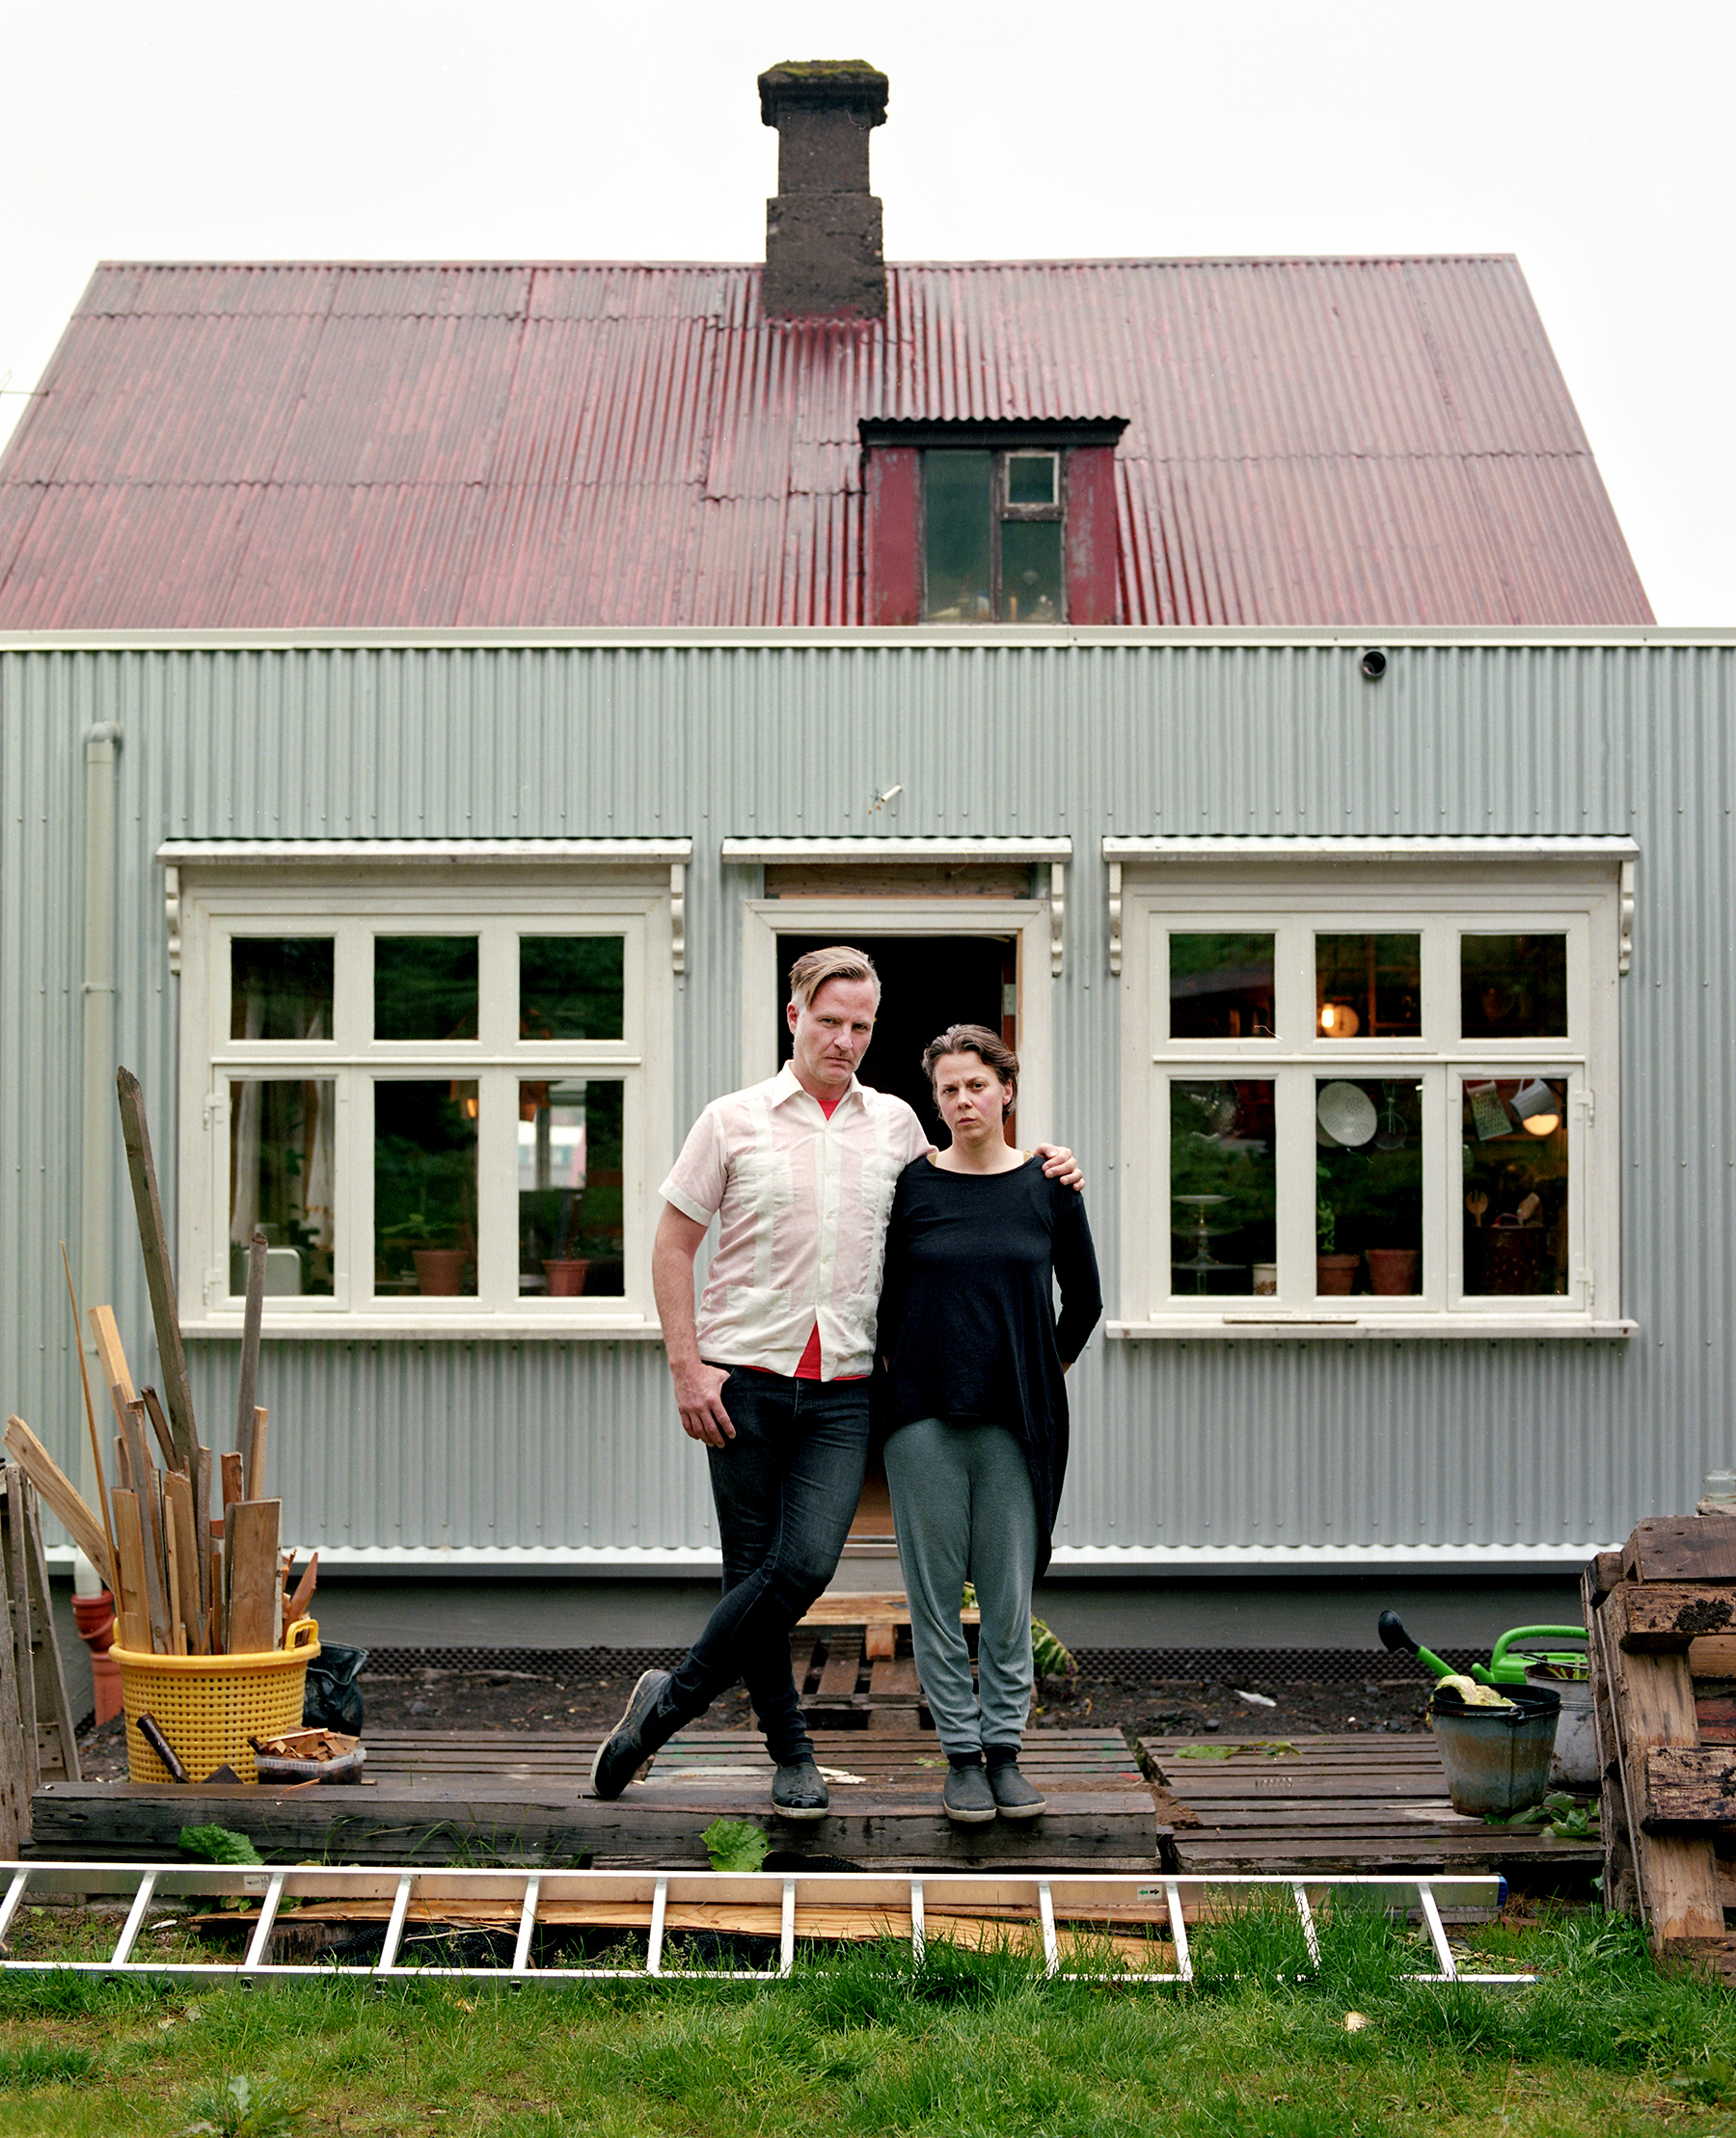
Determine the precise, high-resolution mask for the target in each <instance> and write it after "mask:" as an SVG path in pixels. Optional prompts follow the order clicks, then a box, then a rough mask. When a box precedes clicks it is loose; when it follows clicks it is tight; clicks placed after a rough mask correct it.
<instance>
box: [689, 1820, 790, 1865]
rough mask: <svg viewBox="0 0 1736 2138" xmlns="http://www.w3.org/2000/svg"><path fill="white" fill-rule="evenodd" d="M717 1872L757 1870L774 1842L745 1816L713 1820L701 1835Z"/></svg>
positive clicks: (761, 1828)
mask: <svg viewBox="0 0 1736 2138" xmlns="http://www.w3.org/2000/svg"><path fill="white" fill-rule="evenodd" d="M699 1838H700V1840H701V1841H703V1842H704V1843H705V1853H706V1854H707V1855H708V1856H710V1858H711V1867H712V1869H713V1870H714V1871H757V1870H758V1869H759V1867H760V1865H761V1864H762V1863H764V1862H765V1860H766V1852H767V1850H768V1849H770V1848H771V1846H772V1844H771V1842H770V1841H769V1840H768V1839H767V1838H766V1833H765V1829H764V1828H763V1827H756V1826H754V1825H753V1824H752V1822H751V1821H750V1820H746V1819H714V1820H713V1821H712V1823H711V1825H710V1826H709V1827H706V1829H705V1831H704V1832H703V1833H702V1834H701V1835H700V1836H699Z"/></svg>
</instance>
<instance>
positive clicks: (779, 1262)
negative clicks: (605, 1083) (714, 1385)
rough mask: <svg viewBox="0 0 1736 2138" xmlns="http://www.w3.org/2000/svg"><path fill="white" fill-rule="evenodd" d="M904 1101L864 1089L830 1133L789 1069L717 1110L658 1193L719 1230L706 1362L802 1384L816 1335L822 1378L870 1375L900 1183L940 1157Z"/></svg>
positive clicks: (704, 1309)
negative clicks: (918, 1165)
mask: <svg viewBox="0 0 1736 2138" xmlns="http://www.w3.org/2000/svg"><path fill="white" fill-rule="evenodd" d="M929 1148H930V1144H929V1139H928V1135H927V1132H926V1131H925V1130H924V1128H923V1125H922V1123H921V1122H920V1121H918V1120H917V1118H916V1116H915V1114H914V1113H913V1112H912V1111H911V1109H910V1108H909V1106H907V1105H906V1104H905V1102H904V1100H903V1099H902V1098H894V1097H893V1096H891V1095H890V1094H889V1093H887V1092H877V1091H872V1090H870V1089H869V1087H868V1086H867V1085H865V1084H859V1083H857V1082H856V1080H855V1079H854V1077H853V1078H852V1079H851V1082H850V1088H849V1089H848V1091H846V1093H845V1094H844V1096H843V1097H842V1098H841V1099H840V1100H839V1102H838V1104H837V1106H836V1107H835V1108H834V1109H833V1111H832V1115H831V1119H830V1120H829V1121H828V1120H827V1117H826V1114H825V1111H824V1109H823V1108H822V1107H821V1105H820V1102H819V1100H818V1099H817V1098H814V1097H812V1096H810V1095H809V1094H808V1093H807V1092H804V1091H803V1090H802V1088H801V1086H800V1084H799V1083H798V1082H797V1080H796V1073H795V1071H794V1070H793V1069H791V1068H790V1067H789V1065H788V1064H787V1063H786V1064H785V1066H784V1067H783V1068H782V1069H779V1070H778V1072H777V1074H776V1075H775V1076H773V1078H772V1079H771V1080H770V1081H769V1082H767V1083H764V1084H750V1085H749V1086H748V1087H747V1089H746V1091H742V1092H731V1093H729V1094H728V1095H727V1096H725V1097H723V1098H714V1099H713V1100H712V1102H711V1104H710V1105H709V1106H708V1107H707V1108H706V1109H705V1111H704V1113H702V1114H701V1115H700V1116H699V1119H698V1120H697V1121H696V1122H695V1123H693V1127H692V1133H691V1134H690V1135H689V1137H688V1140H687V1142H686V1143H685V1144H683V1146H682V1147H681V1155H680V1157H678V1158H677V1159H676V1161H675V1165H674V1168H673V1170H672V1171H671V1173H670V1175H669V1177H668V1178H667V1179H666V1180H665V1182H664V1184H663V1187H662V1189H661V1190H660V1191H659V1192H660V1193H661V1194H662V1196H663V1198H664V1200H665V1202H666V1203H670V1204H673V1205H674V1206H675V1208H676V1209H678V1210H679V1211H681V1212H682V1214H683V1215H684V1216H686V1217H690V1218H692V1221H693V1223H694V1224H695V1225H709V1224H710V1223H711V1221H712V1219H713V1218H714V1217H716V1218H719V1220H720V1223H719V1233H718V1244H717V1248H716V1250H715V1252H714V1253H713V1255H712V1259H711V1267H710V1269H709V1270H708V1271H707V1273H706V1279H705V1289H704V1291H703V1293H702V1294H701V1296H700V1300H699V1352H700V1356H701V1357H702V1358H707V1359H713V1360H716V1361H717V1362H718V1363H719V1365H722V1366H753V1367H761V1368H762V1369H763V1370H764V1371H766V1372H768V1373H783V1374H793V1373H794V1372H795V1370H796V1366H797V1362H798V1361H799V1360H800V1357H801V1354H802V1351H803V1349H804V1348H805V1347H806V1344H807V1340H808V1337H809V1335H810V1334H811V1333H812V1331H813V1329H814V1327H815V1325H816V1324H818V1326H819V1330H820V1375H821V1378H822V1380H827V1381H830V1380H835V1379H836V1378H838V1377H839V1376H840V1375H842V1374H854V1373H866V1372H868V1371H869V1370H870V1369H871V1367H873V1364H874V1329H875V1316H876V1313H877V1312H878V1310H879V1306H880V1289H881V1270H882V1263H883V1261H884V1258H885V1245H886V1219H887V1216H888V1215H889V1214H890V1211H891V1208H892V1191H893V1189H894V1188H895V1187H896V1186H897V1185H898V1177H899V1175H900V1174H901V1173H902V1172H903V1171H904V1169H905V1167H906V1166H908V1165H909V1162H910V1160H911V1159H912V1158H919V1157H921V1156H922V1154H923V1152H924V1151H925V1150H929Z"/></svg>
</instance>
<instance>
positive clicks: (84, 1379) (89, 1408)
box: [61, 1240, 121, 1605]
mask: <svg viewBox="0 0 1736 2138" xmlns="http://www.w3.org/2000/svg"><path fill="white" fill-rule="evenodd" d="M61 1267H62V1268H63V1269H64V1270H65V1271H66V1273H67V1304H68V1306H69V1307H70V1308H71V1309H72V1348H73V1350H74V1351H76V1352H77V1353H78V1384H79V1386H80V1388H82V1389H83V1390H84V1407H85V1423H86V1425H88V1426H89V1427H90V1432H91V1462H92V1466H93V1469H94V1472H95V1478H96V1503H97V1505H98V1506H100V1507H101V1509H102V1534H103V1537H104V1540H105V1541H106V1542H107V1545H108V1551H109V1571H110V1573H111V1575H113V1574H115V1573H116V1572H117V1571H118V1569H119V1567H120V1564H121V1561H120V1560H119V1559H118V1558H117V1557H116V1556H115V1531H114V1527H113V1525H112V1524H111V1523H110V1521H109V1503H108V1488H107V1486H106V1485H105V1484H104V1482H103V1477H102V1449H101V1448H100V1447H99V1446H98V1445H97V1440H96V1410H95V1405H94V1404H93V1403H92V1401H91V1369H90V1367H88V1366H86V1364H85V1355H84V1325H83V1323H82V1322H81V1321H80V1320H79V1318H78V1294H77V1292H75V1291H74V1290H73V1288H72V1264H71V1261H70V1260H69V1259H68V1255H67V1243H66V1241H65V1240H62V1242H61ZM110 1593H111V1595H113V1593H114V1592H113V1591H112V1590H111V1591H110ZM115 1602H116V1604H117V1605H118V1604H119V1603H120V1598H119V1597H118V1596H117V1597H115Z"/></svg>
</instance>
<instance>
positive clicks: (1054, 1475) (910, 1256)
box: [878, 1024, 1102, 1826]
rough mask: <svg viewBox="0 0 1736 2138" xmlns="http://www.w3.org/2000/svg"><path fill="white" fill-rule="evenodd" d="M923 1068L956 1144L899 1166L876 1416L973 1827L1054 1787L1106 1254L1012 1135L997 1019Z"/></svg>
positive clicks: (918, 1644)
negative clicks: (1079, 1468) (1077, 1492)
mask: <svg viewBox="0 0 1736 2138" xmlns="http://www.w3.org/2000/svg"><path fill="white" fill-rule="evenodd" d="M922 1067H923V1069H924V1072H925V1073H926V1074H927V1076H928V1078H929V1081H930V1084H931V1085H932V1087H933V1090H934V1094H935V1103H936V1106H938V1108H939V1110H940V1118H941V1120H942V1121H943V1122H944V1123H946V1126H947V1128H948V1130H949V1131H950V1132H951V1135H952V1145H951V1148H950V1149H949V1150H942V1151H938V1152H932V1153H930V1155H929V1156H927V1157H925V1158H918V1159H916V1160H915V1161H914V1162H913V1163H912V1164H911V1165H909V1166H908V1167H907V1168H906V1169H905V1171H904V1173H903V1174H902V1175H901V1176H900V1177H899V1182H898V1189H897V1193H896V1194H895V1196H894V1197H893V1202H892V1217H891V1226H890V1230H889V1231H888V1233H887V1237H886V1271H885V1283H884V1286H883V1288H882V1293H881V1313H880V1337H879V1345H878V1348H879V1350H880V1352H881V1354H882V1358H883V1360H884V1361H885V1363H886V1385H885V1390H884V1394H883V1397H882V1403H881V1406H880V1411H881V1418H882V1426H883V1429H884V1431H885V1433H886V1444H885V1461H886V1477H887V1481H888V1483H889V1484H890V1486H891V1488H892V1512H893V1518H894V1520H895V1522H896V1524H897V1528H898V1557H899V1563H900V1565H901V1567H902V1568H903V1570H904V1580H905V1590H906V1593H907V1595H908V1596H909V1604H910V1635H911V1639H912V1642H913V1644H914V1646H915V1650H916V1667H917V1670H918V1672H919V1674H920V1676H921V1678H922V1686H923V1691H925V1692H926V1693H927V1695H928V1703H929V1711H930V1713H931V1714H932V1715H933V1716H934V1718H935V1727H936V1730H937V1731H938V1733H939V1737H940V1745H941V1748H942V1749H943V1750H944V1751H945V1753H946V1756H947V1762H948V1772H947V1776H946V1784H945V1788H944V1790H943V1792H942V1796H941V1805H942V1808H943V1809H944V1810H945V1812H946V1815H947V1817H948V1818H949V1819H955V1820H958V1821H959V1822H960V1823H961V1824H963V1825H967V1826H968V1825H974V1824H977V1823H979V1822H981V1821H984V1820H988V1819H992V1818H994V1817H995V1815H996V1813H997V1812H998V1814H999V1815H1000V1816H1001V1817H1002V1818H1003V1819H1034V1818H1036V1817H1037V1815H1038V1813H1039V1812H1041V1811H1042V1810H1043V1808H1044V1800H1043V1798H1042V1797H1041V1796H1039V1795H1038V1793H1037V1791H1036V1790H1035V1789H1034V1788H1033V1787H1032V1786H1031V1784H1030V1783H1029V1782H1028V1781H1027V1780H1026V1779H1025V1778H1024V1776H1023V1775H1022V1774H1021V1773H1019V1772H1018V1751H1019V1746H1020V1743H1021V1742H1022V1739H1023V1735H1024V1726H1025V1719H1026V1718H1027V1716H1028V1715H1029V1713H1030V1708H1031V1587H1032V1584H1033V1583H1034V1582H1035V1581H1036V1580H1037V1578H1038V1577H1039V1576H1040V1575H1041V1574H1042V1573H1043V1571H1044V1568H1045V1567H1046V1566H1047V1564H1048V1558H1049V1539H1050V1532H1051V1531H1052V1529H1053V1528H1054V1521H1055V1502H1056V1501H1057V1500H1058V1499H1059V1497H1060V1492H1061V1479H1062V1475H1063V1473H1064V1472H1065V1470H1066V1468H1067V1395H1066V1392H1065V1390H1064V1389H1063V1387H1062V1381H1061V1376H1062V1375H1063V1374H1064V1373H1065V1372H1066V1370H1067V1368H1068V1367H1070V1366H1071V1364H1072V1362H1073V1360H1074V1359H1075V1358H1077V1356H1078V1355H1079V1353H1080V1351H1082V1350H1083V1349H1084V1347H1085V1340H1086V1338H1087V1337H1089V1336H1090V1334H1091V1332H1092V1330H1093V1328H1095V1326H1096V1325H1097V1320H1098V1316H1099V1314H1100V1313H1101V1312H1102V1297H1101V1294H1100V1293H1099V1289H1098V1272H1097V1257H1096V1255H1095V1254H1094V1253H1093V1251H1092V1245H1091V1232H1090V1229H1089V1228H1088V1226H1087V1225H1086V1223H1085V1205H1084V1203H1083V1201H1082V1200H1081V1198H1080V1196H1079V1195H1078V1193H1077V1192H1076V1191H1075V1190H1074V1189H1072V1188H1063V1187H1060V1186H1058V1185H1057V1183H1056V1182H1054V1181H1053V1180H1049V1179H1045V1178H1044V1173H1043V1167H1042V1164H1041V1162H1040V1161H1039V1160H1038V1159H1036V1158H1034V1157H1032V1156H1030V1155H1029V1154H1028V1153H1027V1152H1025V1151H1022V1150H1014V1149H1013V1148H1012V1147H1011V1146H1010V1145H1009V1144H1008V1142H1007V1133H1006V1122H1007V1116H1008V1114H1009V1113H1010V1112H1011V1111H1012V1108H1013V1102H1014V1100H1015V1098H1016V1096H1017V1091H1018V1057H1017V1055H1016V1054H1015V1053H1014V1051H1013V1049H1012V1048H1011V1047H1010V1046H1008V1045H1007V1044H1006V1042H1004V1041H1003V1040H1001V1039H1000V1038H998V1037H997V1036H996V1035H995V1034H994V1033H992V1032H990V1030H989V1029H988V1028H987V1027H986V1026H984V1025H980V1024H955V1025H952V1026H951V1027H949V1029H948V1030H946V1031H944V1032H942V1033H941V1035H940V1036H939V1038H938V1039H937V1040H935V1041H933V1042H931V1043H930V1044H929V1046H928V1047H927V1049H926V1050H925V1051H924V1053H923V1057H922ZM1057 1279H1058V1280H1059V1281H1060V1286H1061V1317H1060V1320H1059V1321H1058V1322H1057V1320H1056V1318H1055V1309H1054V1285H1055V1282H1056V1280H1057ZM966 1581H969V1582H970V1583H973V1584H974V1585H975V1588H976V1594H977V1604H978V1606H979V1608H980V1610H981V1611H982V1626H981V1630H980V1634H979V1637H978V1643H977V1665H978V1673H979V1677H980V1681H981V1688H982V1690H981V1701H980V1705H979V1700H978V1696H977V1694H976V1693H975V1692H974V1691H972V1688H971V1683H970V1656H969V1653H968V1651H967V1650H966V1648H965V1645H964V1635H963V1628H962V1627H961V1625H960V1623H959V1603H960V1597H961V1595H962V1593H963V1585H964V1583H965V1582H966ZM985 1763H986V1764H985Z"/></svg>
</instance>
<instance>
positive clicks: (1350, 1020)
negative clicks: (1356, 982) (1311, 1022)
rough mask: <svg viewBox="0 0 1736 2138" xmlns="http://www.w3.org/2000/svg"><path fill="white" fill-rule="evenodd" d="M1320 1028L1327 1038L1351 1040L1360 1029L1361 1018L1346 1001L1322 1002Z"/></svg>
mask: <svg viewBox="0 0 1736 2138" xmlns="http://www.w3.org/2000/svg"><path fill="white" fill-rule="evenodd" d="M1320 1030H1321V1032H1322V1034H1323V1035H1324V1036H1325V1037H1326V1038H1327V1039H1329V1040H1353V1039H1355V1037H1356V1035H1357V1034H1358V1032H1360V1031H1361V1030H1362V1019H1361V1017H1359V1016H1358V1015H1357V1014H1356V1012H1355V1011H1354V1010H1353V1009H1352V1008H1351V1006H1350V1004H1349V1003H1347V1002H1326V1003H1322V1004H1321V1006H1320Z"/></svg>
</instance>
